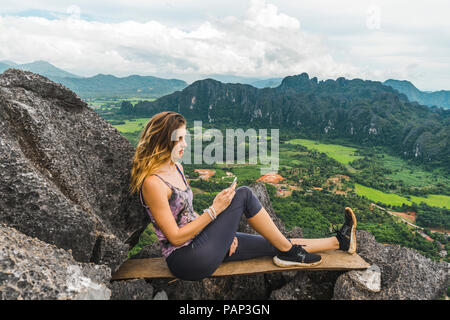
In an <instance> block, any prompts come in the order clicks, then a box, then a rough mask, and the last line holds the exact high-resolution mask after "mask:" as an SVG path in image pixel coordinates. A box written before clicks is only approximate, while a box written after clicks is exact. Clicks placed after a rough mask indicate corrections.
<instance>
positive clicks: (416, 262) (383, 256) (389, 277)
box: [333, 230, 450, 300]
mask: <svg viewBox="0 0 450 320" xmlns="http://www.w3.org/2000/svg"><path fill="white" fill-rule="evenodd" d="M356 237H357V243H358V248H357V253H358V254H359V255H360V256H361V257H362V258H363V259H364V260H366V261H367V262H369V263H370V264H376V265H377V266H379V268H380V270H381V290H380V292H371V291H369V290H367V289H364V288H362V287H361V286H359V285H355V281H354V280H352V276H351V275H350V274H349V273H345V274H343V275H341V276H340V277H339V278H338V279H337V281H336V284H335V287H334V296H333V299H336V300H341V299H352V300H406V299H408V300H431V299H438V298H439V297H440V295H441V294H442V293H444V291H445V290H446V289H447V287H448V285H449V272H450V267H449V266H450V264H449V263H446V262H440V263H439V262H435V261H432V260H430V259H428V258H426V257H424V256H422V255H421V254H420V253H418V252H417V251H415V250H412V249H409V248H404V247H401V246H398V245H383V244H380V243H378V242H376V241H375V237H374V236H373V235H371V234H370V233H369V232H367V231H362V230H359V231H357V234H356Z"/></svg>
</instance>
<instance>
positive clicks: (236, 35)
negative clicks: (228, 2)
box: [0, 0, 358, 78]
mask: <svg viewBox="0 0 450 320" xmlns="http://www.w3.org/2000/svg"><path fill="white" fill-rule="evenodd" d="M69 11H70V12H69V13H70V14H71V15H70V16H69V17H67V18H60V19H56V20H48V19H45V18H37V17H15V16H6V17H3V18H0V26H1V29H0V30H1V33H0V44H1V46H0V58H1V59H9V60H13V61H16V62H19V63H24V62H30V61H34V60H38V59H39V60H47V61H49V62H51V63H53V64H55V65H56V66H58V67H61V68H63V69H66V70H68V71H71V72H75V73H79V74H82V75H92V74H96V73H112V74H116V75H128V74H133V73H135V74H179V75H190V74H200V75H206V74H235V75H240V76H259V77H275V76H285V75H289V74H297V73H301V72H308V73H309V74H311V75H312V76H318V77H319V78H330V77H332V78H335V77H338V76H351V75H355V74H356V73H357V71H358V70H357V68H355V67H353V66H351V65H348V64H342V63H338V62H336V61H334V59H333V57H332V56H331V55H330V54H329V50H328V49H327V47H326V46H325V45H324V43H323V41H322V38H321V37H319V36H315V35H310V34H307V33H305V32H303V31H302V30H301V28H300V21H298V19H296V18H294V17H290V16H288V15H286V14H284V13H279V12H278V9H277V7H275V6H274V5H272V4H267V3H266V2H265V1H261V0H254V1H251V2H250V4H249V7H248V10H247V12H246V15H245V16H244V17H242V18H238V17H234V16H228V17H225V18H218V19H211V21H206V22H204V23H202V24H201V25H200V26H199V27H198V28H196V29H194V30H192V31H184V30H182V29H180V28H177V27H171V26H169V25H164V24H162V23H160V22H157V21H148V22H145V23H140V22H134V21H123V22H118V23H104V22H95V21H85V20H81V19H78V18H77V17H79V13H80V10H79V8H77V7H71V10H69Z"/></svg>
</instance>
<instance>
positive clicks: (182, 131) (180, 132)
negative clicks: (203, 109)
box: [172, 125, 187, 162]
mask: <svg viewBox="0 0 450 320" xmlns="http://www.w3.org/2000/svg"><path fill="white" fill-rule="evenodd" d="M172 140H173V141H175V146H174V147H173V149H172V161H173V162H176V161H177V160H179V159H181V158H182V157H183V153H184V149H185V148H186V147H187V143H186V126H185V125H183V126H181V127H180V128H178V129H176V130H175V131H174V132H173V133H172Z"/></svg>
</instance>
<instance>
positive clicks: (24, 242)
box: [0, 224, 111, 300]
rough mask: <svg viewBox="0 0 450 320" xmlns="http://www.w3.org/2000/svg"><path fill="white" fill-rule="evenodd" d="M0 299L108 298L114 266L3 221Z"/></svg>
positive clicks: (0, 231) (0, 235)
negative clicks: (84, 258) (83, 258)
mask: <svg viewBox="0 0 450 320" xmlns="http://www.w3.org/2000/svg"><path fill="white" fill-rule="evenodd" d="M0 244H1V246H0V300H97V299H98V300H105V299H109V298H110V296H111V290H110V289H108V287H107V286H106V284H105V283H107V282H108V281H109V280H110V279H111V269H110V268H108V267H107V266H105V265H95V264H92V263H89V264H87V263H79V262H77V261H75V260H74V259H73V257H72V256H71V254H70V253H69V252H67V251H65V250H63V249H60V248H57V247H56V246H54V245H50V244H47V243H45V242H43V241H40V240H38V239H36V238H32V237H28V236H26V235H24V234H22V233H21V232H19V231H17V230H16V229H14V228H10V227H7V226H5V225H1V224H0Z"/></svg>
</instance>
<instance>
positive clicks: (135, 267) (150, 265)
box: [111, 250, 370, 280]
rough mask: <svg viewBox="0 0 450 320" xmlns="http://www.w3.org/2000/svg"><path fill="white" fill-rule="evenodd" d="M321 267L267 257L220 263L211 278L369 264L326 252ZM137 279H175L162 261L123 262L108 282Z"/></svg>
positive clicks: (356, 257) (361, 267) (337, 251)
mask: <svg viewBox="0 0 450 320" xmlns="http://www.w3.org/2000/svg"><path fill="white" fill-rule="evenodd" d="M320 255H321V256H322V263H321V264H319V265H317V266H315V267H289V268H281V267H278V266H276V265H275V264H274V263H273V261H272V258H271V257H261V258H255V259H249V260H242V261H228V262H223V263H222V264H221V265H220V266H219V267H218V268H217V269H216V271H215V272H214V273H213V274H212V275H211V277H223V276H235V275H246V274H257V273H272V272H281V271H291V270H361V269H367V268H368V267H369V266H370V264H368V263H367V262H366V261H364V260H363V259H362V258H361V257H360V256H359V255H358V254H356V253H355V254H349V253H347V252H344V251H339V250H330V251H325V252H320ZM138 278H145V279H151V278H176V277H175V276H174V275H173V274H172V273H171V272H170V270H169V268H168V267H167V264H166V261H165V260H164V258H163V257H160V258H149V259H130V260H127V261H125V262H124V263H123V264H122V266H120V268H119V270H117V271H116V272H115V273H114V274H113V275H112V279H111V280H124V279H138Z"/></svg>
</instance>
